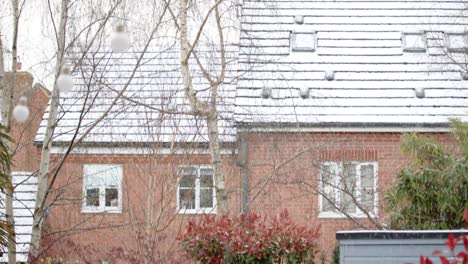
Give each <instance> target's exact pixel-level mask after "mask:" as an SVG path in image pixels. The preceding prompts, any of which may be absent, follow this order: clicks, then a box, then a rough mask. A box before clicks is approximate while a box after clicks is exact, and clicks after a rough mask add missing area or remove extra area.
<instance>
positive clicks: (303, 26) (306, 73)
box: [235, 0, 468, 126]
mask: <svg viewBox="0 0 468 264" xmlns="http://www.w3.org/2000/svg"><path fill="white" fill-rule="evenodd" d="M467 26H468V7H467V3H466V1H461V0H459V1H457V0H444V1H442V0H440V1H437V0H419V1H408V0H400V1H385V0H378V1H364V0H363V1H356V0H334V1H307V0H263V1H249V0H246V1H244V5H243V12H242V30H241V40H240V56H239V69H240V75H239V76H240V78H239V81H238V85H237V90H236V108H235V119H236V121H238V122H240V123H244V124H247V125H248V124H254V123H255V124H272V123H275V124H280V125H281V124H297V123H301V124H308V125H320V124H344V123H346V124H348V125H351V126H352V125H353V124H355V125H366V124H377V125H384V126H385V125H395V124H396V125H397V126H405V125H409V124H411V125H435V126H439V125H445V124H446V123H447V119H448V118H449V117H459V118H460V119H462V120H464V121H468V100H467V99H468V81H467V80H463V78H462V76H463V74H464V73H465V72H466V61H467V58H468V57H467V56H468V55H466V54H464V53H456V52H450V51H448V50H447V43H446V38H447V34H446V33H463V32H465V31H466V30H467ZM296 33H300V34H296ZM404 33H417V34H419V33H421V34H422V35H420V36H421V37H422V42H421V43H423V44H421V45H423V46H422V49H414V50H404V47H403V45H404V42H408V43H407V44H411V43H410V42H411V41H413V40H414V39H411V38H410V37H413V36H414V35H410V36H409V38H407V39H406V38H405V36H403V35H404ZM464 37H465V39H466V35H465V36H464ZM294 38H296V39H294ZM424 43H425V44H424ZM424 45H426V46H425V47H424ZM453 45H456V44H453ZM296 46H297V47H298V48H305V49H309V50H306V51H304V50H302V51H295V50H293V49H295V47H296ZM464 46H466V40H465V44H464ZM447 55H448V56H447ZM326 71H329V72H330V74H332V75H333V76H332V79H331V80H327V79H326V77H325V72H326ZM269 89H271V96H270V97H268V98H266V99H265V98H263V97H262V95H265V94H264V93H265V92H266V93H268V92H269V91H268V90H269ZM301 89H302V90H303V92H304V95H305V94H306V93H307V92H308V93H309V94H308V98H305V99H303V98H302V97H301V96H300V91H301ZM419 89H423V91H424V97H422V98H418V97H417V96H416V92H415V91H416V90H419Z"/></svg>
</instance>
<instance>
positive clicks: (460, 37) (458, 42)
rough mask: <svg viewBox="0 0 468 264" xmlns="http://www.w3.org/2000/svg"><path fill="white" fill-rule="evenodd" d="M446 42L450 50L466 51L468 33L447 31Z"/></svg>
mask: <svg viewBox="0 0 468 264" xmlns="http://www.w3.org/2000/svg"><path fill="white" fill-rule="evenodd" d="M445 43H446V45H447V50H448V51H449V52H465V51H466V50H467V48H468V45H467V34H466V33H463V32H459V33H446V34H445Z"/></svg>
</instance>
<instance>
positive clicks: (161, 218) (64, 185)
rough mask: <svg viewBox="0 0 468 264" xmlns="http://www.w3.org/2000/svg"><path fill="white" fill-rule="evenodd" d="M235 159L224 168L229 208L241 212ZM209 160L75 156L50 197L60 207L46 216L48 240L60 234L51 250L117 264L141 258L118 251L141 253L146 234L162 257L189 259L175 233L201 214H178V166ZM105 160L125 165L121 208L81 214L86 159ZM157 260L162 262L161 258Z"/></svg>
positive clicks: (227, 160) (226, 159)
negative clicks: (128, 257)
mask: <svg viewBox="0 0 468 264" xmlns="http://www.w3.org/2000/svg"><path fill="white" fill-rule="evenodd" d="M54 158H56V157H54ZM234 160H235V156H224V173H225V175H226V178H228V179H229V180H228V183H227V186H226V187H227V188H228V191H230V193H231V194H232V195H231V198H230V199H229V207H230V209H231V210H232V211H233V212H239V210H240V209H239V206H240V204H239V203H240V202H239V199H238V198H239V197H240V195H237V194H236V192H237V191H238V190H239V172H238V169H237V168H236V167H235V165H234ZM209 162H210V157H209V155H189V156H185V155H154V156H150V155H147V156H143V155H70V156H69V157H67V160H66V163H65V165H64V167H63V169H62V170H61V171H60V174H59V175H58V177H57V181H56V183H55V185H54V186H55V191H54V192H53V193H52V195H51V197H50V199H49V200H51V201H54V203H55V204H56V206H54V207H53V208H51V210H50V211H49V214H48V216H47V220H46V223H47V229H46V231H45V232H44V237H46V239H45V240H46V242H47V243H44V245H47V244H48V243H50V242H51V241H55V240H56V239H58V240H57V241H59V242H58V243H57V244H55V245H54V246H53V247H52V248H51V250H50V251H49V254H51V255H55V256H67V257H69V258H72V259H73V258H75V259H82V257H83V256H87V257H88V260H92V261H93V263H95V261H98V260H103V259H111V260H112V261H113V262H112V263H131V262H133V263H135V261H137V262H139V261H141V259H140V260H133V261H130V262H126V261H123V260H122V256H121V255H118V254H117V253H116V252H113V250H114V251H115V250H118V249H121V248H123V249H125V250H126V252H128V253H129V254H130V255H139V256H140V257H141V256H143V254H144V253H143V252H144V241H145V238H146V237H153V238H155V239H156V240H155V241H154V247H153V248H156V249H157V251H158V252H157V254H159V255H160V257H161V258H162V259H165V260H171V262H174V261H176V262H177V261H181V262H185V261H182V260H181V255H182V253H181V248H180V246H179V245H178V244H176V241H175V238H176V237H177V235H178V234H179V233H180V232H181V230H183V227H184V226H185V223H186V222H187V221H188V220H198V219H200V218H201V217H200V216H197V215H182V214H176V197H177V196H176V195H177V193H176V187H177V176H176V171H177V167H178V166H179V165H188V164H195V165H196V164H209ZM100 163H102V164H122V166H123V179H122V181H123V183H122V191H123V205H122V208H123V210H122V213H81V201H82V200H81V199H82V188H83V185H82V184H83V179H82V175H83V164H100ZM151 177H154V179H155V185H154V188H151V185H150V183H151ZM150 201H151V202H152V204H150ZM149 208H150V209H149ZM149 220H151V221H152V227H151V230H152V231H151V236H146V235H145V230H146V227H147V226H148V224H149ZM155 230H158V231H155ZM65 234H67V235H71V236H67V238H69V239H71V240H72V241H73V243H75V244H74V246H72V247H70V246H69V245H68V246H67V244H66V243H64V242H63V241H65V240H64V239H63V235H65ZM155 254H156V253H155ZM172 257H173V258H174V259H171V258H172ZM119 259H120V262H118V260H119ZM155 261H156V262H155V263H158V262H159V261H157V258H156V260H155ZM168 263H170V262H168Z"/></svg>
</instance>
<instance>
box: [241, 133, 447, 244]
mask: <svg viewBox="0 0 468 264" xmlns="http://www.w3.org/2000/svg"><path fill="white" fill-rule="evenodd" d="M428 135H431V136H434V137H436V138H437V139H438V140H439V141H442V142H445V143H449V142H452V141H450V137H449V136H448V134H446V133H433V134H428ZM400 136H401V134H400V133H332V132H330V133H270V134H265V133H251V134H250V135H249V141H248V145H249V153H248V167H249V171H250V198H251V199H254V200H253V201H251V205H250V210H251V211H253V212H257V213H264V214H272V213H279V212H280V211H281V210H283V209H287V210H288V211H289V212H290V214H291V216H292V217H293V218H294V219H295V220H296V221H297V222H298V223H302V224H306V225H311V226H313V225H321V233H322V235H321V241H320V245H321V247H322V248H323V249H325V250H331V249H332V248H333V246H334V244H335V232H336V231H338V230H347V229H348V230H349V229H363V227H362V226H360V225H358V224H356V223H354V222H352V221H350V220H347V219H340V218H318V214H319V201H318V197H319V196H318V194H317V193H316V192H315V191H314V187H316V186H317V180H318V177H319V174H320V172H319V166H320V163H321V161H377V163H378V200H379V204H380V205H381V202H382V200H383V198H384V194H385V190H387V188H388V187H389V186H390V184H391V183H392V181H393V180H394V178H395V176H396V175H397V174H398V173H399V172H400V170H401V169H402V168H403V167H404V166H405V164H407V163H408V162H409V160H408V157H407V156H405V155H404V154H402V152H401V151H400ZM266 181H267V184H266ZM378 216H379V219H378V220H379V222H385V213H384V212H383V208H382V206H379V210H378ZM360 223H361V224H362V225H364V227H365V228H374V226H373V225H372V224H371V223H370V222H369V221H366V219H362V220H361V221H360Z"/></svg>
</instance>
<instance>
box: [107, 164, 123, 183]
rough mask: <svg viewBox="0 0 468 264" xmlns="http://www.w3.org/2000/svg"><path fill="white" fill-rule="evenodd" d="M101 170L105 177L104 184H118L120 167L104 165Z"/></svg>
mask: <svg viewBox="0 0 468 264" xmlns="http://www.w3.org/2000/svg"><path fill="white" fill-rule="evenodd" d="M106 167H107V168H105V170H103V174H104V175H105V177H106V186H118V185H120V179H121V176H120V172H119V169H120V167H117V166H106Z"/></svg>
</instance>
